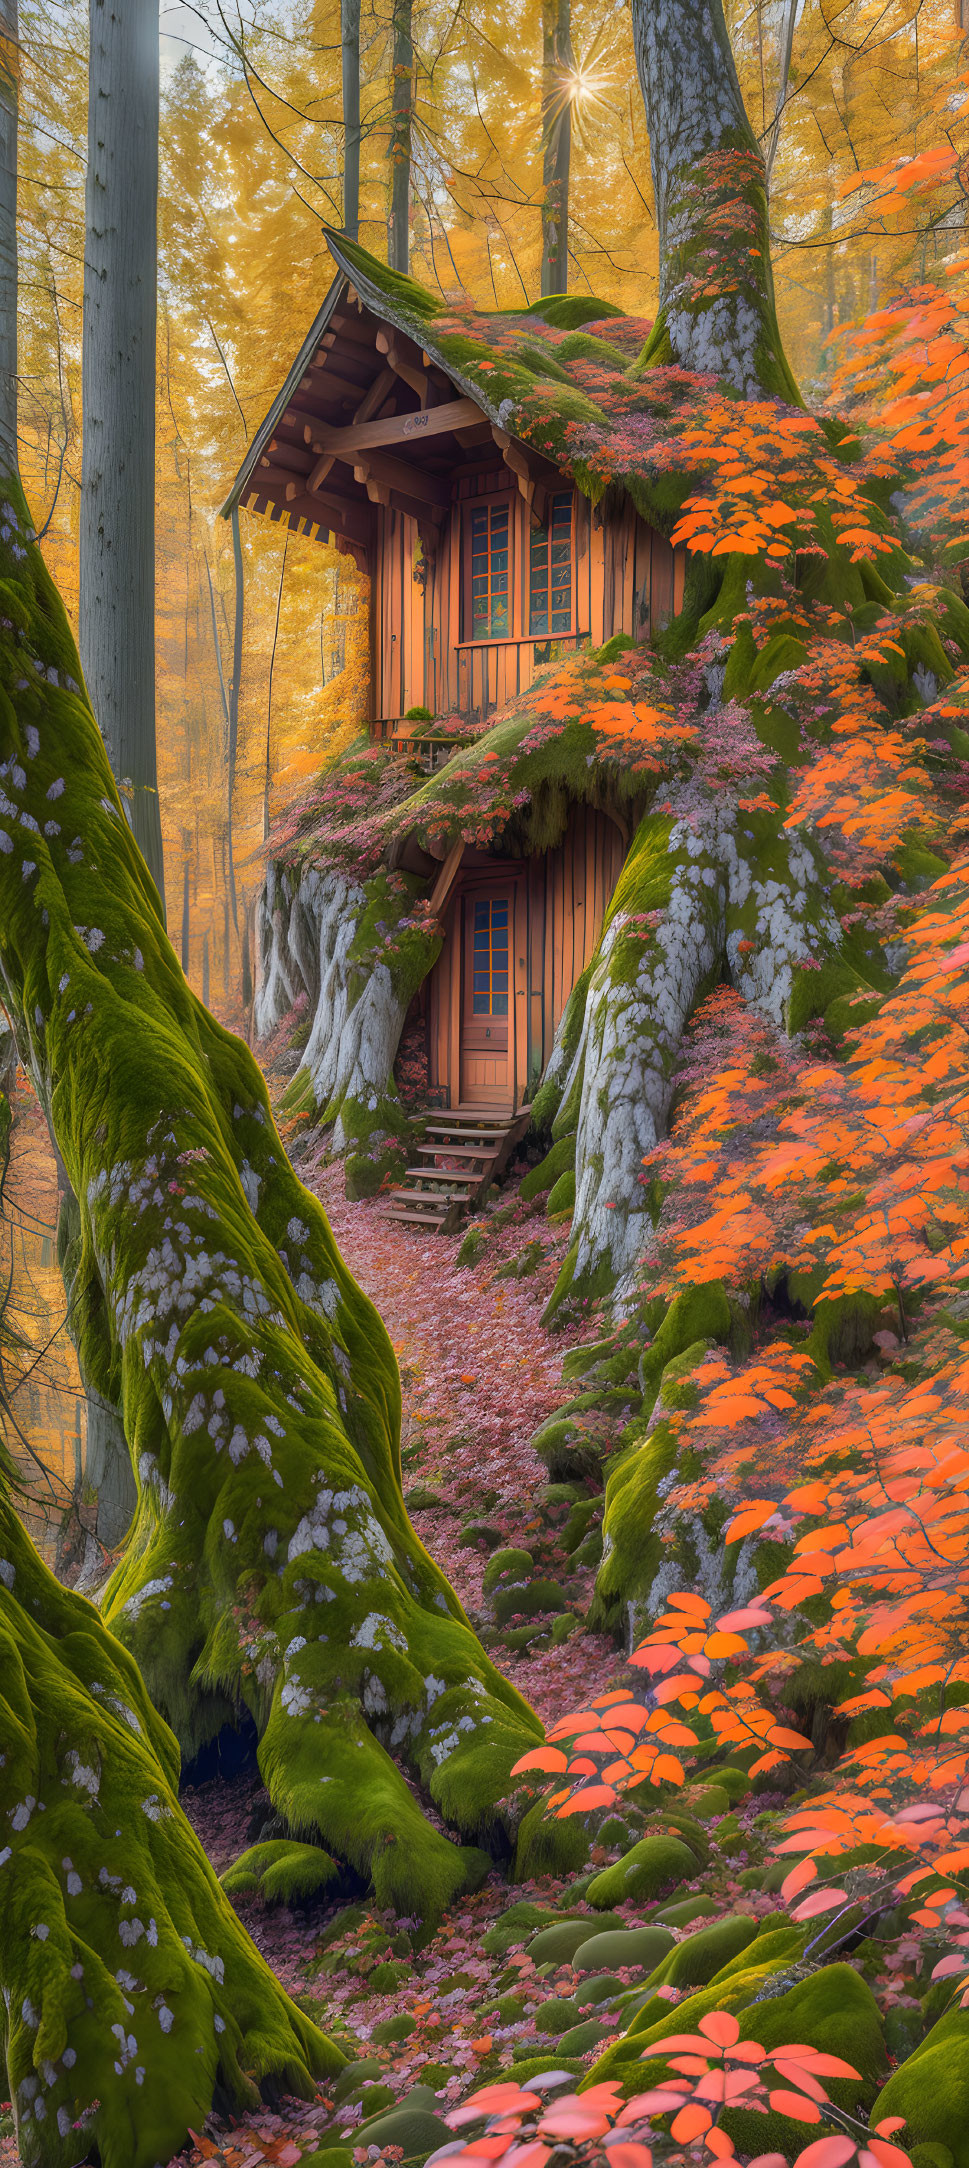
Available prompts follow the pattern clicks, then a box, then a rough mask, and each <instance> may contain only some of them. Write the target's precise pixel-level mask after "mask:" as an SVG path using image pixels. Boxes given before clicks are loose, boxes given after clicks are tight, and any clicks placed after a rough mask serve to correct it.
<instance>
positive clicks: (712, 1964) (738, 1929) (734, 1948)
mask: <svg viewBox="0 0 969 2168" xmlns="http://www.w3.org/2000/svg"><path fill="white" fill-rule="evenodd" d="M756 1934H757V1921H756V1920H755V1919H752V1918H751V1917H750V1916H749V1915H748V1914H747V1913H743V1912H728V1913H725V1914H724V1916H723V1918H722V1919H718V1920H716V1921H714V1923H713V1924H712V1925H711V1926H710V1927H701V1928H699V1929H698V1930H697V1933H696V1934H695V1935H688V1936H687V1939H686V1941H685V1942H680V1943H678V1944H677V1946H676V1948H675V1950H671V1951H670V1954H669V1956H668V1957H667V1958H665V1959H664V1961H663V1963H662V1964H661V1965H660V1966H659V1967H658V1968H657V1970H656V1972H654V1973H653V1975H652V1978H651V1980H650V1986H651V1987H678V1988H684V1987H705V1986H706V1984H707V1982H708V1980H712V1979H713V1977H714V1974H715V1973H718V1972H720V1971H721V1970H722V1968H723V1966H724V1965H727V1964H729V1962H730V1960H731V1958H733V1957H739V1956H740V1954H741V1952H742V1951H744V1950H746V1949H748V1948H749V1946H750V1944H751V1943H752V1942H753V1941H754V1940H755V1937H756Z"/></svg>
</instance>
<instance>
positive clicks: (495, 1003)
mask: <svg viewBox="0 0 969 2168" xmlns="http://www.w3.org/2000/svg"><path fill="white" fill-rule="evenodd" d="M491 1014H492V1016H507V1014H508V996H507V994H494V995H493V996H492V1001H491Z"/></svg>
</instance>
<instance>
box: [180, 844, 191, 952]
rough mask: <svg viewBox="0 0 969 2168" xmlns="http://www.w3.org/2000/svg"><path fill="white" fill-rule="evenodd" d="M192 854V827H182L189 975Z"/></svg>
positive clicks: (184, 932) (184, 947)
mask: <svg viewBox="0 0 969 2168" xmlns="http://www.w3.org/2000/svg"><path fill="white" fill-rule="evenodd" d="M191 856H192V833H191V829H189V828H183V829H182V970H183V971H184V973H185V976H186V978H187V977H188V958H189V940H190V931H191V899H190V893H189V891H190V879H189V876H190V871H191Z"/></svg>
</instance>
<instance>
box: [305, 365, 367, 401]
mask: <svg viewBox="0 0 969 2168" xmlns="http://www.w3.org/2000/svg"><path fill="white" fill-rule="evenodd" d="M297 389H298V390H299V391H301V392H304V393H305V392H309V393H310V394H311V396H312V397H313V398H314V399H317V398H319V395H320V393H321V392H325V393H326V395H327V397H328V398H332V399H354V400H356V399H359V397H360V393H361V390H362V386H361V385H360V384H354V382H353V380H352V378H351V377H349V376H339V375H338V374H337V371H336V370H335V369H314V368H309V369H308V370H307V372H306V375H305V376H303V377H301V378H300V381H299V385H298V387H297Z"/></svg>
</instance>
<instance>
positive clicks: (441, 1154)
mask: <svg viewBox="0 0 969 2168" xmlns="http://www.w3.org/2000/svg"><path fill="white" fill-rule="evenodd" d="M417 1149H418V1151H419V1152H426V1153H427V1155H428V1157H429V1158H431V1159H494V1158H496V1156H497V1155H496V1153H494V1152H493V1151H489V1150H488V1148H487V1146H485V1145H481V1144H476V1145H469V1144H454V1145H451V1144H419V1145H418V1147H417Z"/></svg>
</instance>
